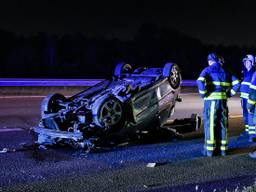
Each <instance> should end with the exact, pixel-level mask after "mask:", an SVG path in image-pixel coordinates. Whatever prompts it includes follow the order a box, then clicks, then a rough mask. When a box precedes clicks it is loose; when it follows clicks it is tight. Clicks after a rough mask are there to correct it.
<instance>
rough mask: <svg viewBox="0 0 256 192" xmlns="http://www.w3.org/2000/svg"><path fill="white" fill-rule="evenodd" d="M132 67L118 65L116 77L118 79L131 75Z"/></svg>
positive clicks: (122, 64)
mask: <svg viewBox="0 0 256 192" xmlns="http://www.w3.org/2000/svg"><path fill="white" fill-rule="evenodd" d="M131 72H132V66H131V65H130V64H127V63H118V64H117V65H116V68H115V72H114V76H115V77H117V78H120V77H122V76H123V75H124V74H127V73H131Z"/></svg>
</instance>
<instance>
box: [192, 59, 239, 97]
mask: <svg viewBox="0 0 256 192" xmlns="http://www.w3.org/2000/svg"><path fill="white" fill-rule="evenodd" d="M197 85H198V89H199V93H200V96H201V97H202V98H204V99H205V100H216V99H227V98H228V97H232V96H233V95H235V94H236V92H237V91H238V90H239V87H240V81H239V80H238V79H237V78H236V77H235V76H234V75H232V74H231V73H230V72H229V71H227V70H226V69H224V68H223V67H222V66H221V64H219V63H214V64H212V65H211V66H208V67H206V68H205V69H204V70H203V71H202V73H201V74H200V76H199V78H198V79H197Z"/></svg>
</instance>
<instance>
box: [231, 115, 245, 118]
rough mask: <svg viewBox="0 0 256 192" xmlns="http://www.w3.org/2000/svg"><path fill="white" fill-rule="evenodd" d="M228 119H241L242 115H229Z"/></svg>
mask: <svg viewBox="0 0 256 192" xmlns="http://www.w3.org/2000/svg"><path fill="white" fill-rule="evenodd" d="M229 117H230V118H241V117H243V115H230V116H229Z"/></svg>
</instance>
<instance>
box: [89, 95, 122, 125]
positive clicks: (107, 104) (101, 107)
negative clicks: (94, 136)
mask: <svg viewBox="0 0 256 192" xmlns="http://www.w3.org/2000/svg"><path fill="white" fill-rule="evenodd" d="M92 113H93V121H94V123H95V124H96V125H97V126H99V127H101V128H104V129H106V130H113V129H116V128H122V126H123V125H124V110H123V105H122V103H121V101H119V100H118V99H117V98H115V97H112V96H103V97H101V98H99V99H98V100H96V101H95V103H94V105H93V106H92Z"/></svg>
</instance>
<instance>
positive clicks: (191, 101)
mask: <svg viewBox="0 0 256 192" xmlns="http://www.w3.org/2000/svg"><path fill="white" fill-rule="evenodd" d="M181 97H182V99H183V102H182V103H178V104H177V106H176V112H175V115H174V116H173V118H184V117H189V116H190V115H191V114H192V113H198V114H199V115H200V114H202V107H203V101H202V100H201V99H200V98H199V96H198V95H197V94H194V93H189V94H182V95H181ZM41 100H42V98H41V97H16V96H14V97H9V96H5V97H1V98H0V128H1V129H0V150H1V149H3V148H8V149H16V151H15V152H7V153H1V154H0V191H202V190H203V191H213V190H214V189H217V191H218V190H219V191H224V190H225V189H226V188H227V189H235V188H236V187H237V186H238V187H241V188H242V187H243V186H251V185H253V183H254V182H255V180H256V174H255V170H256V161H255V160H254V159H250V158H249V157H248V152H250V151H253V150H255V148H256V145H255V144H253V143H248V142H247V140H246V139H244V138H237V137H236V135H238V134H239V133H240V132H241V131H242V129H243V123H242V118H241V109H240V100H239V98H238V97H235V98H232V99H231V100H230V101H229V111H230V120H229V123H230V129H229V134H230V135H232V137H231V138H230V143H229V148H230V153H229V155H228V156H226V157H213V158H209V157H203V156H202V155H201V149H202V144H203V138H202V130H199V132H198V133H192V134H188V135H186V137H185V139H183V140H177V139H173V138H170V139H169V140H165V141H163V142H159V141H158V142H153V143H152V142H150V143H132V144H129V145H126V144H124V145H123V146H116V147H113V148H104V149H100V150H98V151H96V152H94V153H90V154H84V153H82V152H80V151H76V150H74V149H71V148H68V147H59V148H49V149H46V150H43V149H41V150H39V149H37V148H32V147H30V148H26V149H25V150H23V149H24V148H21V144H24V143H26V144H28V145H29V144H30V143H32V142H33V139H34V137H33V135H32V134H30V133H29V129H30V127H32V126H34V125H36V124H37V122H38V120H39V114H40V102H41ZM17 128H21V129H17ZM19 149H20V150H19ZM152 162H155V163H157V164H156V167H153V168H149V167H147V163H152Z"/></svg>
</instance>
